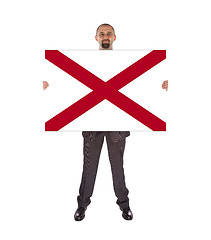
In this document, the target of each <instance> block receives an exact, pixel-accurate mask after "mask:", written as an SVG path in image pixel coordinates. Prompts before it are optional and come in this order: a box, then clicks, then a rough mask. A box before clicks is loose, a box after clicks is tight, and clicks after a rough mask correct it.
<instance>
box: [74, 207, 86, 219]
mask: <svg viewBox="0 0 211 240" xmlns="http://www.w3.org/2000/svg"><path fill="white" fill-rule="evenodd" d="M85 211H86V208H84V207H78V208H77V210H76V212H75V215H74V218H75V220H76V221H81V220H83V219H84V218H85Z"/></svg>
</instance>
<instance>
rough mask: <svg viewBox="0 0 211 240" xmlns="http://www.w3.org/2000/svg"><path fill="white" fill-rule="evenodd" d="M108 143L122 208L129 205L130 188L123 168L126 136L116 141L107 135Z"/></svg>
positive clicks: (114, 181) (118, 202)
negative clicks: (127, 185) (126, 182)
mask: <svg viewBox="0 0 211 240" xmlns="http://www.w3.org/2000/svg"><path fill="white" fill-rule="evenodd" d="M106 141H107V145H108V154H109V160H110V164H111V171H112V177H113V186H114V192H115V195H116V197H117V204H118V205H119V206H120V208H126V207H128V206H129V198H128V193H129V191H128V189H127V188H126V184H125V175H124V168H123V154H124V149H125V138H124V139H122V140H120V141H118V142H114V141H112V139H111V137H110V135H109V134H107V135H106Z"/></svg>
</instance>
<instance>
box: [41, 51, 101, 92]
mask: <svg viewBox="0 0 211 240" xmlns="http://www.w3.org/2000/svg"><path fill="white" fill-rule="evenodd" d="M45 59H47V60H48V61H49V62H51V63H53V64H54V65H55V66H57V67H58V68H60V69H61V70H63V71H64V72H66V73H68V74H69V75H70V76H72V77H74V78H75V79H77V80H78V81H79V82H81V83H83V84H84V85H86V86H87V87H89V88H91V89H92V90H95V89H97V88H99V87H101V86H102V84H103V82H102V80H101V79H100V78H98V77H97V76H95V75H94V74H93V73H91V72H89V71H88V70H87V69H85V68H84V67H82V66H81V65H79V64H78V63H76V62H75V61H73V60H72V59H70V58H68V57H67V56H65V55H64V54H63V53H61V52H59V51H57V50H46V51H45Z"/></svg>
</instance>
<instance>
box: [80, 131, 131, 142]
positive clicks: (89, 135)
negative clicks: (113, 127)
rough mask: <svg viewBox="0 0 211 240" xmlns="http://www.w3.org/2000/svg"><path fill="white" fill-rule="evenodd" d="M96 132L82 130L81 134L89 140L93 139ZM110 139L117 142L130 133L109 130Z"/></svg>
mask: <svg viewBox="0 0 211 240" xmlns="http://www.w3.org/2000/svg"><path fill="white" fill-rule="evenodd" d="M96 134H97V132H90V131H83V132H82V135H83V137H87V138H88V139H89V140H90V141H94V139H95V136H96ZM109 134H110V137H111V139H112V140H113V141H114V142H118V141H120V140H122V139H124V138H126V137H128V136H129V135H130V132H129V131H125V132H124V131H120V132H116V131H112V132H109Z"/></svg>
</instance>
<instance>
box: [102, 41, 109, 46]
mask: <svg viewBox="0 0 211 240" xmlns="http://www.w3.org/2000/svg"><path fill="white" fill-rule="evenodd" d="M104 41H108V43H107V42H106V43H105V42H104ZM109 47H110V41H109V40H103V41H102V48H109Z"/></svg>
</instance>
